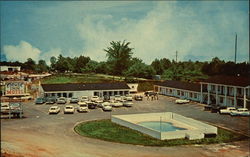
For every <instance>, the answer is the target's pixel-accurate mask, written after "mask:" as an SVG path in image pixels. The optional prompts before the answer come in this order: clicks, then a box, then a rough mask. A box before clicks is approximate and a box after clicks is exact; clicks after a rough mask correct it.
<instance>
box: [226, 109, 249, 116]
mask: <svg viewBox="0 0 250 157" xmlns="http://www.w3.org/2000/svg"><path fill="white" fill-rule="evenodd" d="M230 115H231V116H250V111H249V110H248V109H247V108H238V109H237V110H234V111H231V113H230Z"/></svg>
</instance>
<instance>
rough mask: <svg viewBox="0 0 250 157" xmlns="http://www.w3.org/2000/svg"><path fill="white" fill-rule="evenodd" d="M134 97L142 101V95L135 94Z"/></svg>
mask: <svg viewBox="0 0 250 157" xmlns="http://www.w3.org/2000/svg"><path fill="white" fill-rule="evenodd" d="M134 99H135V100H136V101H142V100H143V97H142V96H141V95H135V97H134Z"/></svg>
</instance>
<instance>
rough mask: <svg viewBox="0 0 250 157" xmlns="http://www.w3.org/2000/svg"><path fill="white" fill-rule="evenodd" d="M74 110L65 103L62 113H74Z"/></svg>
mask: <svg viewBox="0 0 250 157" xmlns="http://www.w3.org/2000/svg"><path fill="white" fill-rule="evenodd" d="M74 112H75V108H74V107H73V106H72V105H66V106H65V107H64V114H65V113H74Z"/></svg>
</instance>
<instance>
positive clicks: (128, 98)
mask: <svg viewBox="0 0 250 157" xmlns="http://www.w3.org/2000/svg"><path fill="white" fill-rule="evenodd" d="M125 99H126V100H127V101H133V97H132V95H126V97H125Z"/></svg>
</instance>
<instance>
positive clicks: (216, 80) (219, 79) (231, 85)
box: [200, 76, 250, 108]
mask: <svg viewBox="0 0 250 157" xmlns="http://www.w3.org/2000/svg"><path fill="white" fill-rule="evenodd" d="M200 84H201V86H200V87H201V93H202V94H201V95H202V97H201V99H200V102H201V103H205V104H217V105H220V106H227V107H229V106H232V107H243V108H250V78H246V77H239V76H233V77H232V76H215V77H211V78H209V79H207V80H205V81H202V82H200Z"/></svg>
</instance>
